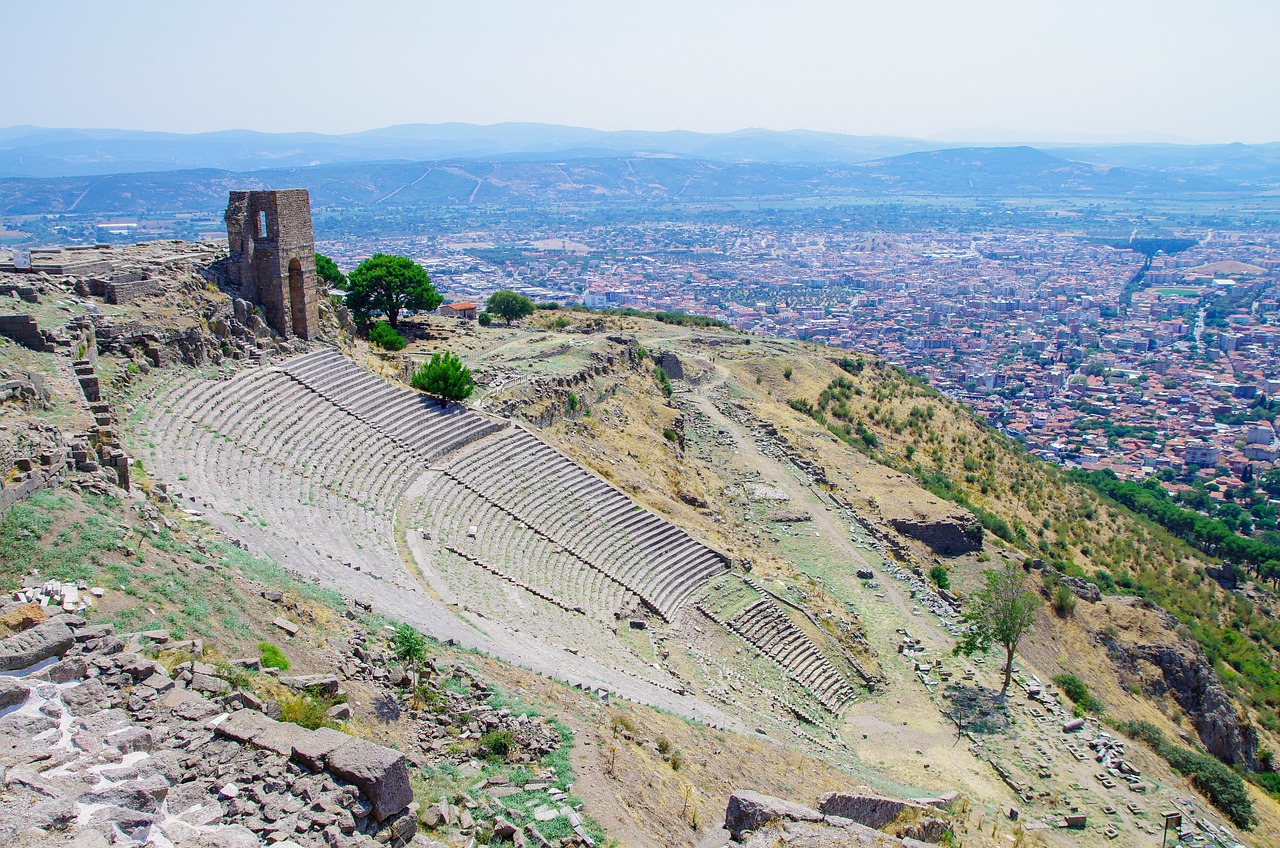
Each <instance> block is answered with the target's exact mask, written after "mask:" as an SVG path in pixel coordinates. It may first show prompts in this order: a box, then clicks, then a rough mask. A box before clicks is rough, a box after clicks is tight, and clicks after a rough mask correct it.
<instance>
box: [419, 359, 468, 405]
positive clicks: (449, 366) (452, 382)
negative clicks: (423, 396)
mask: <svg viewBox="0 0 1280 848" xmlns="http://www.w3.org/2000/svg"><path fill="white" fill-rule="evenodd" d="M410 384H411V385H412V386H413V387H414V388H415V389H418V390H419V391H423V392H426V393H427V394H429V395H435V396H436V397H439V398H443V399H445V400H454V401H463V400H466V399H467V398H469V397H471V393H472V392H473V391H474V390H475V387H476V384H475V381H474V380H472V379H471V369H470V368H468V367H467V366H465V365H463V364H462V360H460V359H458V357H456V356H454V355H453V354H452V353H450V352H449V351H447V350H446V351H444V352H443V353H433V354H431V359H430V360H429V361H428V362H424V363H422V365H420V366H419V367H418V370H416V371H414V372H413V377H412V379H411V380H410Z"/></svg>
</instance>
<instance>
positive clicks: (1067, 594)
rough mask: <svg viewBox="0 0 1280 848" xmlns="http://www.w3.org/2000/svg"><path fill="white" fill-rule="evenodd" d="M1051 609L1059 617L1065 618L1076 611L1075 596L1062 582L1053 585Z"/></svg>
mask: <svg viewBox="0 0 1280 848" xmlns="http://www.w3.org/2000/svg"><path fill="white" fill-rule="evenodd" d="M1052 605H1053V611H1054V612H1056V613H1057V614H1058V615H1059V616H1060V617H1062V618H1067V617H1068V616H1071V615H1074V614H1075V611H1076V596H1075V593H1074V592H1072V591H1071V590H1070V589H1069V588H1067V587H1066V586H1065V585H1064V584H1062V583H1059V584H1058V585H1056V586H1054V587H1053V601H1052Z"/></svg>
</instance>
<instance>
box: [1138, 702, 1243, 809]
mask: <svg viewBox="0 0 1280 848" xmlns="http://www.w3.org/2000/svg"><path fill="white" fill-rule="evenodd" d="M1119 729H1120V731H1121V732H1123V733H1127V734H1128V735H1130V736H1132V737H1134V738H1135V739H1141V740H1142V741H1143V742H1146V743H1147V744H1148V745H1150V746H1151V748H1152V749H1153V750H1154V751H1155V752H1156V753H1157V754H1159V755H1160V756H1162V757H1164V758H1165V759H1166V760H1167V761H1168V762H1169V765H1171V766H1173V768H1174V769H1175V770H1176V771H1177V772H1178V773H1180V774H1183V775H1186V776H1188V777H1190V778H1191V782H1192V783H1193V784H1195V787H1196V788H1197V789H1199V790H1200V791H1201V792H1203V793H1204V794H1205V795H1206V796H1207V797H1208V798H1209V800H1210V801H1212V802H1213V805H1214V806H1215V807H1217V808H1218V809H1219V810H1221V811H1222V812H1223V813H1225V814H1226V816H1227V818H1229V819H1231V821H1232V822H1234V823H1235V824H1236V825H1237V826H1238V827H1243V828H1245V829H1249V828H1252V827H1253V826H1254V825H1255V824H1257V818H1256V817H1255V816H1254V813H1253V802H1252V801H1250V800H1249V793H1248V790H1246V789H1245V786H1244V780H1243V779H1242V778H1241V777H1240V775H1238V774H1236V773H1235V772H1234V771H1232V770H1231V769H1230V768H1229V767H1228V766H1226V765H1224V764H1223V763H1222V762H1221V761H1219V760H1218V759H1217V758H1216V757H1214V756H1213V755H1211V754H1206V753H1204V752H1203V751H1193V750H1191V749H1190V748H1184V747H1182V746H1181V745H1176V744H1174V743H1172V742H1170V741H1169V740H1168V739H1166V738H1165V736H1164V734H1163V733H1161V732H1160V728H1158V727H1156V726H1155V725H1154V724H1151V723H1150V722H1145V721H1129V722H1122V723H1121V724H1120V725H1119Z"/></svg>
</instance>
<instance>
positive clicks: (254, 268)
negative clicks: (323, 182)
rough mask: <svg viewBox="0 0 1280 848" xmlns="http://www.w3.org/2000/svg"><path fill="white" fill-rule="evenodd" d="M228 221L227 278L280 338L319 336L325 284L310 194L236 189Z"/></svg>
mask: <svg viewBox="0 0 1280 848" xmlns="http://www.w3.org/2000/svg"><path fill="white" fill-rule="evenodd" d="M224 217H225V219H226V223H227V243H228V245H229V247H230V251H231V254H230V257H229V258H228V260H227V276H228V279H229V281H230V282H231V284H232V285H234V286H238V287H239V290H240V296H241V297H242V298H244V299H245V300H247V301H249V302H251V303H254V304H256V305H257V306H259V307H260V308H261V310H262V314H263V317H264V318H265V320H266V322H267V324H268V325H270V327H271V328H272V329H273V330H275V331H276V332H277V333H279V334H280V335H282V336H285V337H289V336H300V337H301V338H304V339H311V338H315V337H316V336H317V335H318V334H319V332H320V300H321V299H322V297H323V294H322V290H323V286H322V285H321V283H320V278H319V275H318V274H317V273H316V262H315V251H316V248H315V241H314V239H313V237H312V234H311V199H310V196H309V195H308V194H307V190H306V189H287V190H283V191H233V192H231V193H230V196H229V198H228V202H227V211H226V215H225V216H224Z"/></svg>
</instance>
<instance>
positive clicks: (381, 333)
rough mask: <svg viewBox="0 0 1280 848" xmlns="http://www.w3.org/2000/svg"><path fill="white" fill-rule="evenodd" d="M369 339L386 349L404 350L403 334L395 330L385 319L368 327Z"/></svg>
mask: <svg viewBox="0 0 1280 848" xmlns="http://www.w3.org/2000/svg"><path fill="white" fill-rule="evenodd" d="M369 341H370V342H372V343H373V344H376V345H377V346H378V347H381V348H385V349H387V350H404V346H405V344H406V342H405V340H404V336H402V335H400V334H399V333H398V332H396V329H395V327H392V326H391V325H390V324H388V323H387V322H386V321H379V322H378V323H376V324H374V325H373V326H372V327H370V328H369Z"/></svg>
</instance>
